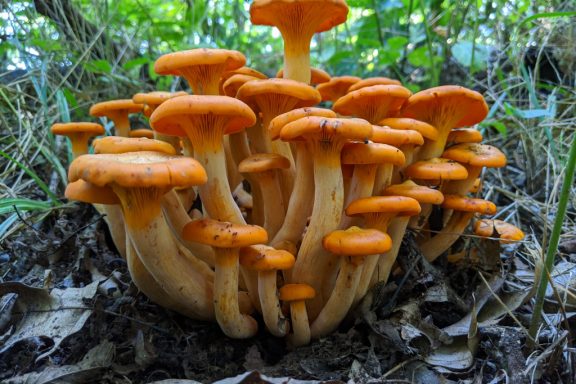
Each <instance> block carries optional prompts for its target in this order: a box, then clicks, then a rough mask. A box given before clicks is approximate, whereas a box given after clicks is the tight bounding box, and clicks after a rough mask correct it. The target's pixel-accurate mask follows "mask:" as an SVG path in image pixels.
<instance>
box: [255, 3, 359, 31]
mask: <svg viewBox="0 0 576 384" xmlns="http://www.w3.org/2000/svg"><path fill="white" fill-rule="evenodd" d="M310 13H314V14H315V15H316V16H317V17H320V19H319V20H318V25H317V26H313V27H314V32H315V33H317V32H324V31H328V30H329V29H332V27H335V26H336V25H339V24H342V23H344V22H345V21H346V17H347V16H348V6H347V5H346V1H344V0H327V1H326V0H324V1H322V0H296V1H295V0H254V1H253V2H252V4H251V5H250V21H251V22H252V24H254V25H269V26H273V27H278V29H280V30H283V29H285V28H291V29H296V28H297V27H296V26H298V24H299V23H300V22H302V21H301V20H300V19H301V18H304V20H303V22H306V21H307V20H306V18H305V16H307V14H310ZM298 16H300V18H298ZM308 17H309V16H308ZM291 22H292V23H291Z"/></svg>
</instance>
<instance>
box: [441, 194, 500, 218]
mask: <svg viewBox="0 0 576 384" xmlns="http://www.w3.org/2000/svg"><path fill="white" fill-rule="evenodd" d="M442 208H445V209H453V210H455V211H460V212H474V213H481V214H483V215H493V214H495V213H496V205H494V203H493V202H491V201H488V200H484V199H476V198H473V197H466V196H460V195H449V194H446V195H444V202H443V203H442Z"/></svg>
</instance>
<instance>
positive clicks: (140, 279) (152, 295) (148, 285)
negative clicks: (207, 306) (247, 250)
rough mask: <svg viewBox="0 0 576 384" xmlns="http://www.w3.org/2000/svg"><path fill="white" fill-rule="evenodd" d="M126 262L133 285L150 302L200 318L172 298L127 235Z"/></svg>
mask: <svg viewBox="0 0 576 384" xmlns="http://www.w3.org/2000/svg"><path fill="white" fill-rule="evenodd" d="M125 246H126V264H127V265H128V272H130V277H131V278H132V281H133V282H134V285H136V287H137V288H138V289H139V290H140V291H141V292H142V293H143V294H144V295H145V296H146V297H148V298H149V299H150V300H151V301H152V302H154V303H156V304H159V305H161V306H163V307H166V308H168V309H171V310H173V311H176V312H178V313H181V314H182V315H184V316H188V317H191V318H194V319H197V318H201V316H199V315H198V313H196V312H194V311H192V310H191V309H190V308H189V307H187V306H186V305H181V304H179V302H178V301H177V300H174V299H172V298H171V297H170V296H169V295H168V294H167V293H166V291H165V290H164V289H162V287H161V286H160V284H158V282H157V281H156V280H155V279H154V277H152V275H151V274H150V272H148V270H147V269H146V267H145V266H144V264H143V263H142V261H141V260H140V258H139V257H138V253H137V251H136V249H135V248H134V245H133V244H132V241H131V240H130V238H129V237H126V245H125Z"/></svg>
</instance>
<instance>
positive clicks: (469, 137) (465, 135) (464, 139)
mask: <svg viewBox="0 0 576 384" xmlns="http://www.w3.org/2000/svg"><path fill="white" fill-rule="evenodd" d="M447 141H448V142H449V143H454V144H460V143H480V142H481V141H482V133H480V131H479V130H477V129H474V128H457V129H453V130H451V131H450V133H449V134H448V140H447Z"/></svg>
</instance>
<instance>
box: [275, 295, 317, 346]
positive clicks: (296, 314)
mask: <svg viewBox="0 0 576 384" xmlns="http://www.w3.org/2000/svg"><path fill="white" fill-rule="evenodd" d="M314 296H316V292H315V291H314V288H312V287H311V286H309V285H308V284H285V285H283V286H282V287H281V288H280V300H282V301H285V302H288V303H290V320H291V322H292V334H291V335H290V336H289V337H288V340H289V342H290V344H291V345H292V346H293V347H300V346H303V345H306V344H308V343H310V324H309V322H308V313H307V312H306V300H310V299H313V298H314Z"/></svg>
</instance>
